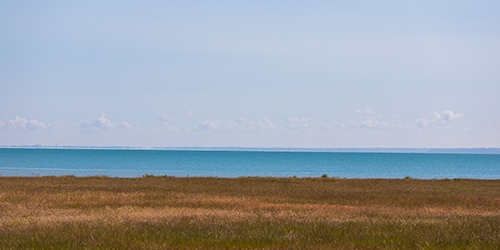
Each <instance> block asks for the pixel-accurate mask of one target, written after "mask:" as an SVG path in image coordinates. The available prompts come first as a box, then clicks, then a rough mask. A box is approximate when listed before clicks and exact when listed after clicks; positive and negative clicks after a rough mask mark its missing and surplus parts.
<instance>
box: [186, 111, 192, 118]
mask: <svg viewBox="0 0 500 250" xmlns="http://www.w3.org/2000/svg"><path fill="white" fill-rule="evenodd" d="M186 116H187V117H193V116H194V113H193V111H191V110H189V111H188V112H187V115H186Z"/></svg>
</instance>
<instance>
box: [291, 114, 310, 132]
mask: <svg viewBox="0 0 500 250" xmlns="http://www.w3.org/2000/svg"><path fill="white" fill-rule="evenodd" d="M286 121H287V123H288V124H287V126H286V127H287V128H288V129H292V130H300V131H302V132H314V130H315V127H314V125H313V123H312V118H311V117H288V118H286Z"/></svg>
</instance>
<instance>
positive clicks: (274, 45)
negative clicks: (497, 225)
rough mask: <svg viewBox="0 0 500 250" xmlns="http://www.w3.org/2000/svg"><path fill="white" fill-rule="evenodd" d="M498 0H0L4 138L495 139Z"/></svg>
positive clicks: (30, 141) (116, 141)
mask: <svg viewBox="0 0 500 250" xmlns="http://www.w3.org/2000/svg"><path fill="white" fill-rule="evenodd" d="M498 13H500V2H499V1H483V0H477V1H471V0H468V1H462V0H455V1H445V0H442V1H441V0H440V1H435V0H433V1H428V0H422V1H389V0H382V1H363V0H360V1H327V0H325V1H322V0H318V1H314V0H313V1H293V0H292V1H280V0H276V1H258V0H257V1H220V0H214V1H148V0H146V1H127V0H125V1H123V0H121V1H113V0H110V1H50V0H49V1H1V2H0V34H1V35H0V107H1V108H0V145H34V144H42V145H55V144H56V143H57V144H58V145H75V146H137V147H182V146H188V147H189V146H202V147H226V146H234V147H304V148H337V147H351V148H365V147H410V148H427V147H435V148H439V147H446V148H448V147H451V148H456V147H500V98H499V97H498V96H500V15H498Z"/></svg>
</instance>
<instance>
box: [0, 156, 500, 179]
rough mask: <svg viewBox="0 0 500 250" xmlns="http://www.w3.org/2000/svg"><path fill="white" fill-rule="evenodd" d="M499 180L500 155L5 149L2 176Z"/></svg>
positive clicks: (0, 157) (1, 167)
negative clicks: (324, 177) (320, 177)
mask: <svg viewBox="0 0 500 250" xmlns="http://www.w3.org/2000/svg"><path fill="white" fill-rule="evenodd" d="M146 174H148V175H169V176H180V177H183V176H184V177H185V176H210V177H240V176H276V177H292V176H297V177H318V176H322V175H324V174H326V175H328V176H329V177H341V178H405V177H407V176H408V177H411V178H420V179H444V178H450V179H451V178H472V179H500V155H498V154H425V153H332V152H256V151H195V150H102V149H99V150H95V149H94V150H92V149H19V148H18V149H9V148H2V149H0V175H1V176H49V175H50V176H60V175H75V176H95V175H105V176H109V177H141V176H143V175H146Z"/></svg>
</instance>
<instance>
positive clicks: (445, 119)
mask: <svg viewBox="0 0 500 250" xmlns="http://www.w3.org/2000/svg"><path fill="white" fill-rule="evenodd" d="M432 114H433V116H434V118H433V119H427V118H420V119H417V120H416V123H417V127H419V128H425V127H430V126H445V125H448V124H450V123H452V122H454V121H455V120H457V119H459V118H462V117H464V115H463V114H455V112H453V111H449V110H446V111H444V112H443V113H441V114H440V113H438V112H433V113H432Z"/></svg>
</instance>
